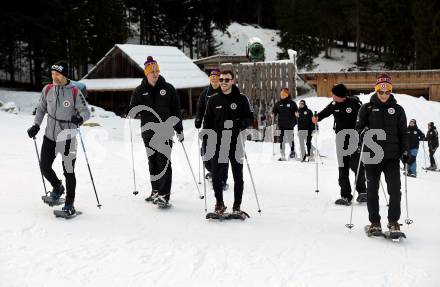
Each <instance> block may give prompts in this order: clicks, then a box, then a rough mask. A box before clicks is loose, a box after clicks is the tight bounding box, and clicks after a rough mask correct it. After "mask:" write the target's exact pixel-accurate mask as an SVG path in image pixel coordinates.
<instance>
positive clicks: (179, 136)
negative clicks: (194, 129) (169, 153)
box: [177, 132, 185, 142]
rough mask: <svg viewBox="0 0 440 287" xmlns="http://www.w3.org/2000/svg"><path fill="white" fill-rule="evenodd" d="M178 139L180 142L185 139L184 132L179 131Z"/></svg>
mask: <svg viewBox="0 0 440 287" xmlns="http://www.w3.org/2000/svg"><path fill="white" fill-rule="evenodd" d="M177 139H178V140H179V142H183V140H184V139H185V137H184V136H183V132H180V133H177Z"/></svg>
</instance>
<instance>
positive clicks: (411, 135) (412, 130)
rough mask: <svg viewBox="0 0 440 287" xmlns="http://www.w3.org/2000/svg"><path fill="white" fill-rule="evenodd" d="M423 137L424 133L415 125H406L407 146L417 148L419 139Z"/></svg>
mask: <svg viewBox="0 0 440 287" xmlns="http://www.w3.org/2000/svg"><path fill="white" fill-rule="evenodd" d="M424 139H425V134H424V133H423V132H422V131H421V130H419V128H418V127H417V126H414V127H412V126H408V148H409V149H414V148H417V149H418V148H419V143H420V141H422V140H424Z"/></svg>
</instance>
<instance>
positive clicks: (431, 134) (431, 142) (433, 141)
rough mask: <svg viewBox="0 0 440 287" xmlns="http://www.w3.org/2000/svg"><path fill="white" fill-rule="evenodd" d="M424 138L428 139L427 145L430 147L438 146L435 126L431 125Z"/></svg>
mask: <svg viewBox="0 0 440 287" xmlns="http://www.w3.org/2000/svg"><path fill="white" fill-rule="evenodd" d="M426 140H427V141H428V147H430V148H431V149H436V148H438V132H437V128H436V127H435V126H432V128H430V129H429V130H428V132H427V134H426Z"/></svg>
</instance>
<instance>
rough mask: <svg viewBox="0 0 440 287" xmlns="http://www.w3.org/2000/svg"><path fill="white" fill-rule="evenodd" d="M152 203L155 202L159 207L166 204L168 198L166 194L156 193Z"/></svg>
mask: <svg viewBox="0 0 440 287" xmlns="http://www.w3.org/2000/svg"><path fill="white" fill-rule="evenodd" d="M153 203H154V204H157V205H158V206H160V207H165V206H167V205H168V199H167V198H166V195H159V194H158V195H157V196H156V197H155V198H154V200H153Z"/></svg>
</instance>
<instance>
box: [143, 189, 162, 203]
mask: <svg viewBox="0 0 440 287" xmlns="http://www.w3.org/2000/svg"><path fill="white" fill-rule="evenodd" d="M158 196H159V193H158V192H157V190H153V191H152V192H151V194H150V196H149V197H147V198H145V201H148V202H150V201H152V202H153V203H154V199H155V198H156V197H158Z"/></svg>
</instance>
